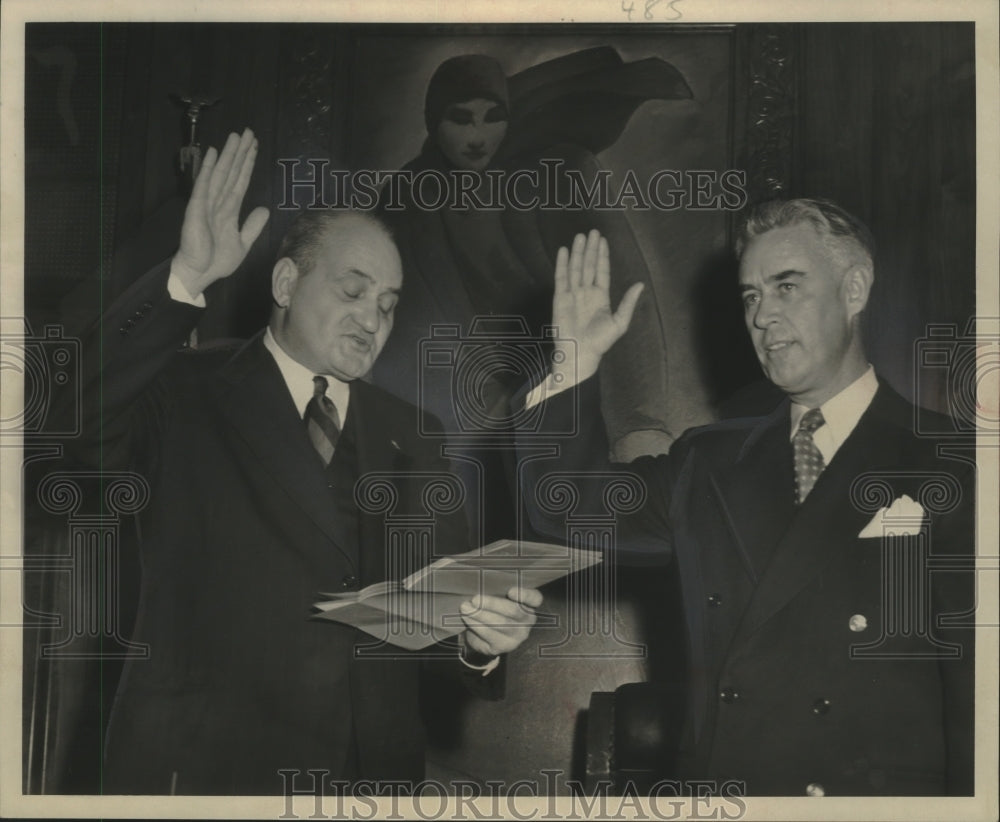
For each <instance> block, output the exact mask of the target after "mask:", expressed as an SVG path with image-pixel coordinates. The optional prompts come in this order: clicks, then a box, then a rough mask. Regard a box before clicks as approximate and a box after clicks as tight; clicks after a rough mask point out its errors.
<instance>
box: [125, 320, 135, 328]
mask: <svg viewBox="0 0 1000 822" xmlns="http://www.w3.org/2000/svg"><path fill="white" fill-rule="evenodd" d="M134 325H135V320H133V319H132V318H131V317H129V318H128V319H127V320H125V327H126V328H129V329H130V328H132V326H134Z"/></svg>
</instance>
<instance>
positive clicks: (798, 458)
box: [792, 408, 825, 503]
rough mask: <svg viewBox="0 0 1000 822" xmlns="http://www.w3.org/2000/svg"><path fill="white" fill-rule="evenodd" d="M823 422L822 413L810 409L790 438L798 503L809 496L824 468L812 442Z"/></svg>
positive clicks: (821, 458) (819, 454)
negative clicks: (793, 450)
mask: <svg viewBox="0 0 1000 822" xmlns="http://www.w3.org/2000/svg"><path fill="white" fill-rule="evenodd" d="M824 422H825V420H824V419H823V412H822V411H820V410H819V409H818V408H810V409H809V410H808V411H806V413H805V414H803V415H802V420H801V421H800V422H799V430H798V431H796V432H795V436H794V437H792V445H793V446H794V448H795V499H796V502H799V503H801V502H802V501H803V500H804V499H805V498H806V497H808V496H809V492H810V491H812V488H813V486H814V485H815V484H816V480H818V479H819V475H820V474H821V473H822V472H823V468H824V467H825V465H824V463H823V455H822V454H821V453H820V452H819V449H818V448H817V447H816V443H815V442H813V431H815V430H816V429H817V428H819V427H820V426H821V425H823V423H824Z"/></svg>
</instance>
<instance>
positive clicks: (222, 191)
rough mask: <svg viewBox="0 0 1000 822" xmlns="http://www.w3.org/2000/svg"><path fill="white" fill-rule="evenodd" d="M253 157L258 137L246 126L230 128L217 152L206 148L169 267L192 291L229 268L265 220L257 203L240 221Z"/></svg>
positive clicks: (238, 260)
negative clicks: (239, 129) (237, 131)
mask: <svg viewBox="0 0 1000 822" xmlns="http://www.w3.org/2000/svg"><path fill="white" fill-rule="evenodd" d="M256 159H257V139H256V138H255V137H254V135H253V132H252V131H251V130H250V129H245V130H244V131H243V134H242V135H236V134H230V135H229V138H228V139H227V140H226V145H225V146H224V147H223V149H222V153H221V154H218V153H217V152H216V150H215V149H214V148H209V149H208V151H207V152H205V160H204V162H203V163H202V166H201V171H200V172H199V173H198V178H197V179H196V180H195V183H194V189H193V190H192V192H191V199H190V201H189V202H188V206H187V210H186V211H185V212H184V225H183V226H182V228H181V244H180V248H179V249H178V250H177V253H176V254H175V255H174V258H173V260H172V261H171V267H170V272H171V274H172V275H175V276H176V277H177V278H178V279H179V280H180V281H181V283H183V285H184V287H185V288H186V289H187V290H188V292H189V293H190V294H191V296H192V297H197V296H198V295H199V294H201V293H202V292H203V291H204V290H205V289H206V288H207V287H208V286H210V285H211V284H212V283H214V282H215V281H216V280H221V279H222V278H224V277H228V276H229V275H230V274H232V273H233V272H234V271H235V270H236V269H237V268H238V267H239V265H240V263H242V262H243V260H244V259H245V258H246V255H247V252H248V251H249V250H250V246H252V245H253V244H254V241H255V240H256V239H257V237H259V236H260V232H261V231H262V230H263V228H264V226H265V225H266V223H267V219H268V217H269V216H270V214H269V212H268V210H267V209H266V208H264V207H260V208H255V209H254V210H253V211H252V212H251V213H250V215H249V216H248V217H247V218H246V220H245V222H244V223H243V228H240V227H239V218H240V206H241V205H242V204H243V195H244V194H246V191H247V186H249V184H250V175H251V174H252V173H253V166H254V162H255V160H256Z"/></svg>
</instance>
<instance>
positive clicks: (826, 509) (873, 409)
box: [734, 386, 899, 643]
mask: <svg viewBox="0 0 1000 822" xmlns="http://www.w3.org/2000/svg"><path fill="white" fill-rule="evenodd" d="M891 403H892V399H891V396H890V392H889V391H888V389H886V388H885V387H884V386H882V387H880V388H879V391H878V393H877V394H876V396H875V398H874V399H873V400H872V404H871V406H869V408H868V409H867V411H865V413H864V414H863V415H862V417H861V419H860V420H859V421H858V424H857V426H856V427H855V429H854V431H852V432H851V435H850V436H849V437H848V438H847V440H845V441H844V444H843V445H841V447H840V449H839V450H838V451H837V453H836V455H835V456H834V458H833V460H832V461H831V462H830V464H829V465H828V466H827V467H826V469H825V470H824V471H823V473H822V474H821V475H820V478H819V480H817V482H816V485H815V487H814V488H813V490H812V492H811V493H810V494H809V496H808V497H807V498H806V501H805V502H804V503H803V504H802V505H801V506H798V507H797V508H796V511H795V513H794V515H793V517H792V519H791V522H790V524H789V526H788V529H787V531H786V532H785V533H784V535H783V536H782V537H781V538H780V539H779V540H778V542H777V544H776V545H775V548H774V552H773V554H772V556H771V561H770V563H769V564H768V566H767V569H766V572H765V573H764V575H763V576H762V578H761V580H760V584H759V585H758V586H757V588H756V589H755V591H754V593H753V596H752V597H751V600H750V603H749V604H748V606H747V610H746V611H745V613H744V615H743V619H742V621H741V623H740V627H739V629H738V630H737V633H736V636H735V638H734V642H735V643H739V642H740V641H741V640H742V639H745V638H746V637H747V636H749V635H750V634H752V633H753V632H754V631H756V630H757V629H758V628H759V627H760V626H761V625H763V624H764V623H765V622H766V621H767V620H768V619H770V618H771V617H772V616H774V615H775V614H776V613H778V612H779V611H780V610H781V609H782V608H783V607H784V606H785V605H786V604H787V603H788V602H789V601H790V600H792V599H793V598H794V597H795V596H796V595H797V594H798V593H799V592H800V591H801V590H802V589H803V588H804V587H805V586H806V585H807V584H808V583H809V582H810V581H811V580H813V579H815V578H816V577H817V576H818V575H819V574H820V573H822V571H823V569H824V568H825V567H826V565H827V563H828V562H830V560H831V559H833V558H834V557H835V556H836V555H837V553H838V552H840V551H843V550H844V545H845V544H846V543H847V542H848V541H850V540H853V539H855V538H857V535H858V534H859V533H860V532H861V530H862V529H863V528H864V526H865V524H866V523H867V521H868V520H869V519H870V518H871V513H870V512H869V513H865V512H863V511H861V510H860V509H859V508H858V506H855V505H852V504H851V501H850V493H851V485H852V483H853V482H854V480H855V479H856V478H857V477H858V476H860V475H861V474H863V473H866V472H868V471H870V470H872V468H873V467H878V466H883V465H892V464H894V463H895V462H897V461H898V454H897V451H898V447H899V438H898V432H899V428H898V427H897V426H896V425H894V424H893V422H892V421H891V420H892V417H893V414H892V409H891Z"/></svg>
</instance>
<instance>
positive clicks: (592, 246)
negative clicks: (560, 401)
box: [552, 229, 643, 388]
mask: <svg viewBox="0 0 1000 822" xmlns="http://www.w3.org/2000/svg"><path fill="white" fill-rule="evenodd" d="M610 286H611V262H610V258H609V254H608V241H607V240H606V239H604V237H602V236H601V235H600V233H599V232H598V231H597V230H596V229H595V230H593V231H591V232H590V234H588V235H587V236H586V237H584V235H583V234H577V235H576V237H575V238H574V239H573V249H572V251H567V250H566V249H565V248H560V249H559V253H558V255H557V256H556V271H555V294H554V296H553V298H552V324H553V325H554V326H556V328H557V333H558V337H557V339H556V342H555V352H554V356H553V366H552V375H553V377H554V378H555V379H556V387H557V388H562V387H569V385H572V384H575V383H577V382H583V380H585V379H587V378H588V377H590V376H592V375H593V374H595V373H596V372H597V366H598V365H599V364H600V362H601V357H602V356H604V354H605V352H606V351H607V350H608V349H609V348H611V346H612V345H614V344H615V343H616V342H617V341H618V339H619V338H620V337H621V336H622V335H623V334H624V333H625V332H626V331H627V330H628V326H629V323H630V322H632V314H633V313H634V312H635V306H636V303H637V302H638V300H639V295H640V294H641V293H642V288H643V284H642V283H636V284H635V285H633V286H632V287H631V288H629V290H628V291H626V292H625V296H624V297H622V301H621V303H619V305H618V310H617V311H614V312H612V311H611V299H610V296H609V289H610ZM574 343H575V344H574Z"/></svg>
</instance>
